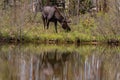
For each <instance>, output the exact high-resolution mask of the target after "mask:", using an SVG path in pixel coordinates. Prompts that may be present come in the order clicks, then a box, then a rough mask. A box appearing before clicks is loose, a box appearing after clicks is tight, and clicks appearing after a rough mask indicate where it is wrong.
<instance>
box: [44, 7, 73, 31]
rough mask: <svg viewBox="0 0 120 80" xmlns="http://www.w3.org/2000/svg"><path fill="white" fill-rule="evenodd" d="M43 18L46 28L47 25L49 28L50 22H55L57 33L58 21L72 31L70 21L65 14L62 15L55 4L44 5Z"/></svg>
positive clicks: (64, 27)
mask: <svg viewBox="0 0 120 80" xmlns="http://www.w3.org/2000/svg"><path fill="white" fill-rule="evenodd" d="M42 20H43V23H44V28H46V26H47V29H48V28H49V23H50V22H54V25H55V30H56V33H57V32H58V31H57V22H59V23H60V24H61V26H62V28H63V29H64V30H66V31H71V29H70V27H69V26H68V21H67V20H66V18H65V17H64V16H62V14H61V13H60V11H59V10H58V8H57V7H55V6H44V7H43V9H42Z"/></svg>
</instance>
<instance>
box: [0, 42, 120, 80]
mask: <svg viewBox="0 0 120 80" xmlns="http://www.w3.org/2000/svg"><path fill="white" fill-rule="evenodd" d="M0 80H120V47H115V46H114V47H111V46H93V45H80V46H74V45H59V46H58V45H33V44H27V45H1V46H0Z"/></svg>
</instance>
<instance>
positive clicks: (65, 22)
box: [62, 18, 71, 31]
mask: <svg viewBox="0 0 120 80" xmlns="http://www.w3.org/2000/svg"><path fill="white" fill-rule="evenodd" d="M70 22H71V21H69V20H67V19H66V18H64V19H63V20H62V28H63V29H64V30H67V31H71V28H70V27H69V25H68V23H70Z"/></svg>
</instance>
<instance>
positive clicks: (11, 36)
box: [0, 13, 120, 44]
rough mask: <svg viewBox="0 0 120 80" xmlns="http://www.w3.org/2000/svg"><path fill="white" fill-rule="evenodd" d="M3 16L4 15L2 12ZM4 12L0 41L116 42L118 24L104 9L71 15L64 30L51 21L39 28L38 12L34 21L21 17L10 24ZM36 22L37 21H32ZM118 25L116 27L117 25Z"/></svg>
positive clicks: (41, 24) (40, 22)
mask: <svg viewBox="0 0 120 80" xmlns="http://www.w3.org/2000/svg"><path fill="white" fill-rule="evenodd" d="M6 16H7V15H6ZM6 16H4V17H3V19H2V24H0V26H1V27H0V40H1V42H13V43H16V42H18V43H19V42H23V43H29V42H30V43H59V44H63V43H87V44H99V43H109V44H111V43H115V44H116V43H117V44H118V43H119V42H120V36H119V31H118V30H119V25H114V26H115V27H116V28H114V26H113V24H114V23H112V21H110V20H111V18H112V17H109V15H108V13H107V14H103V13H97V14H96V17H91V16H90V14H84V15H81V16H79V18H80V19H79V18H78V19H79V20H78V21H75V20H77V16H73V17H71V20H72V23H70V24H69V25H70V28H71V31H70V32H65V31H64V30H63V29H62V27H61V26H60V24H59V25H58V33H56V32H55V28H54V25H53V23H50V27H49V29H44V28H43V23H42V21H41V18H40V15H38V16H37V18H36V19H35V22H31V21H28V20H27V21H25V22H23V23H21V24H20V23H19V24H17V23H15V24H14V25H11V21H9V20H10V18H9V17H6ZM36 22H39V23H36ZM117 26H118V27H117Z"/></svg>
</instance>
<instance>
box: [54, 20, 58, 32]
mask: <svg viewBox="0 0 120 80" xmlns="http://www.w3.org/2000/svg"><path fill="white" fill-rule="evenodd" d="M54 24H55V31H56V33H58V31H57V21H55V22H54Z"/></svg>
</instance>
